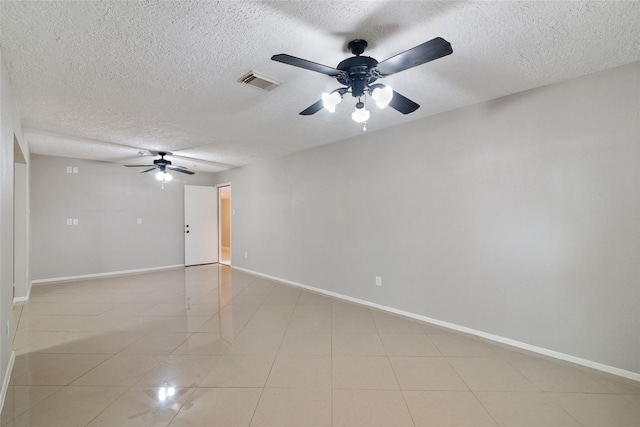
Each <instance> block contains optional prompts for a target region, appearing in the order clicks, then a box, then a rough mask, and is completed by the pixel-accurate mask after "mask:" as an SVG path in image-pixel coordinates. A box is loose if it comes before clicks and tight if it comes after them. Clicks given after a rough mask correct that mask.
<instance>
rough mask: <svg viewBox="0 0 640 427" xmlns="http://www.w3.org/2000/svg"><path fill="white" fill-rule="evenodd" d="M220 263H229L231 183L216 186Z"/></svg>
mask: <svg viewBox="0 0 640 427" xmlns="http://www.w3.org/2000/svg"><path fill="white" fill-rule="evenodd" d="M218 206H219V209H220V214H219V215H218V218H220V227H219V230H220V232H219V233H218V236H219V239H218V240H219V245H220V251H219V252H218V253H219V254H220V258H219V262H220V264H225V265H231V185H222V186H219V187H218Z"/></svg>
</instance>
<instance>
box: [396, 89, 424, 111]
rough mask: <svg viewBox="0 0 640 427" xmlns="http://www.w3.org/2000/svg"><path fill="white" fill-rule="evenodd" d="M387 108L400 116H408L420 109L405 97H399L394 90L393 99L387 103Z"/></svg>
mask: <svg viewBox="0 0 640 427" xmlns="http://www.w3.org/2000/svg"><path fill="white" fill-rule="evenodd" d="M389 107H391V108H393V109H394V110H397V111H399V112H401V113H402V114H409V113H413V112H414V111H416V110H417V109H418V108H420V105H419V104H416V103H415V102H413V101H412V100H410V99H409V98H407V97H406V96H402V95H400V94H399V93H398V92H396V91H395V90H394V91H393V98H391V102H390V103H389Z"/></svg>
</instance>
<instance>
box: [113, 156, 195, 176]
mask: <svg viewBox="0 0 640 427" xmlns="http://www.w3.org/2000/svg"><path fill="white" fill-rule="evenodd" d="M171 154H172V153H169V152H167V151H158V156H160V158H159V159H156V160H154V161H153V165H124V166H125V167H128V168H148V167H149V166H151V168H149V169H147V170H143V171H142V172H140V173H147V172H151V171H152V170H155V169H158V170H159V171H160V172H162V173H166V172H167V169H169V170H172V171H176V172H180V173H186V174H187V175H193V174H194V173H195V172H191V171H190V170H188V169H187V168H185V167H184V166H173V165H172V164H171V161H170V160H167V159H165V158H164V156H167V155H169V156H170V155H171Z"/></svg>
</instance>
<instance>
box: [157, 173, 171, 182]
mask: <svg viewBox="0 0 640 427" xmlns="http://www.w3.org/2000/svg"><path fill="white" fill-rule="evenodd" d="M156 179H157V180H158V181H163V180H164V181H171V180H172V179H173V177H172V176H171V175H169V174H168V173H167V172H158V173H157V174H156Z"/></svg>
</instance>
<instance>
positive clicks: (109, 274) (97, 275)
mask: <svg viewBox="0 0 640 427" xmlns="http://www.w3.org/2000/svg"><path fill="white" fill-rule="evenodd" d="M182 267H184V264H176V265H165V266H162V267H150V268H138V269H136V270H122V271H108V272H106V273H94V274H81V275H78V276H66V277H52V278H49V279H37V280H32V281H31V285H36V286H40V285H46V284H50V283H59V282H69V281H74V280H84V279H102V278H105V277H114V276H127V275H129V274H138V273H149V272H152V271H163V270H173V269H174V268H182Z"/></svg>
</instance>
